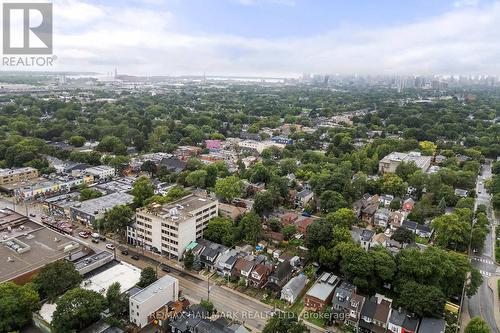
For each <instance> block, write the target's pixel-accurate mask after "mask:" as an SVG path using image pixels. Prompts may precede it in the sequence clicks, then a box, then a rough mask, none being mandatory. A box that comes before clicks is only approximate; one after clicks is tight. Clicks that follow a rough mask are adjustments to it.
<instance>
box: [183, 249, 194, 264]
mask: <svg viewBox="0 0 500 333" xmlns="http://www.w3.org/2000/svg"><path fill="white" fill-rule="evenodd" d="M193 265H194V254H193V251H191V250H187V251H186V253H184V268H186V269H192V268H193Z"/></svg>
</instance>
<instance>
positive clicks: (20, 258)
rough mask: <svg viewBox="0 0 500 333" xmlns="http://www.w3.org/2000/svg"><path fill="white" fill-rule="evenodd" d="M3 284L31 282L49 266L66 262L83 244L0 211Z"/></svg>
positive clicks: (9, 211)
mask: <svg viewBox="0 0 500 333" xmlns="http://www.w3.org/2000/svg"><path fill="white" fill-rule="evenodd" d="M0 240H1V242H0V258H1V259H2V264H1V265H0V283H1V282H5V281H10V280H13V281H14V282H16V283H19V284H23V283H26V282H29V281H30V280H31V278H32V277H33V275H34V274H36V272H37V271H38V270H39V269H40V268H41V267H43V266H44V265H46V264H49V263H52V262H54V261H57V260H60V259H63V258H65V257H66V256H67V255H68V254H69V253H70V252H71V251H74V250H75V249H78V248H79V247H80V244H79V243H78V242H77V241H75V240H73V239H71V238H69V237H66V236H64V235H62V234H60V233H57V232H55V231H52V230H50V229H48V228H46V227H44V226H42V225H41V224H38V223H36V222H34V221H31V220H30V219H28V218H27V217H26V216H24V215H21V214H19V213H16V212H14V211H12V210H10V209H0Z"/></svg>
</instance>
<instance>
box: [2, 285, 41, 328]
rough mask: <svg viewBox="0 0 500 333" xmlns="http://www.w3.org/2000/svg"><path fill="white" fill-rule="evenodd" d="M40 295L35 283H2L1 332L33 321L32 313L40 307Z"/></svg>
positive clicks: (21, 326)
mask: <svg viewBox="0 0 500 333" xmlns="http://www.w3.org/2000/svg"><path fill="white" fill-rule="evenodd" d="M39 302H40V297H39V296H38V293H37V292H36V290H35V288H34V285H33V284H25V285H23V286H20V285H17V284H15V283H14V282H4V283H1V284H0V332H11V331H16V330H20V329H22V328H23V327H24V326H26V325H28V324H29V323H30V322H31V314H32V312H33V311H36V310H37V309H39V307H40V305H39Z"/></svg>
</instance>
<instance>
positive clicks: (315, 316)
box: [302, 311, 326, 327]
mask: <svg viewBox="0 0 500 333" xmlns="http://www.w3.org/2000/svg"><path fill="white" fill-rule="evenodd" d="M302 319H304V320H305V321H308V322H310V323H311V324H314V325H316V326H319V327H325V325H326V323H325V319H324V318H323V317H322V314H321V312H310V311H304V313H303V314H302Z"/></svg>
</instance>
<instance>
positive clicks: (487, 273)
mask: <svg viewBox="0 0 500 333" xmlns="http://www.w3.org/2000/svg"><path fill="white" fill-rule="evenodd" d="M479 273H481V275H482V276H484V277H490V276H491V273H490V272H487V271H482V270H479Z"/></svg>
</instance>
